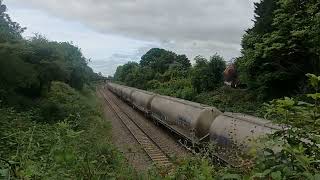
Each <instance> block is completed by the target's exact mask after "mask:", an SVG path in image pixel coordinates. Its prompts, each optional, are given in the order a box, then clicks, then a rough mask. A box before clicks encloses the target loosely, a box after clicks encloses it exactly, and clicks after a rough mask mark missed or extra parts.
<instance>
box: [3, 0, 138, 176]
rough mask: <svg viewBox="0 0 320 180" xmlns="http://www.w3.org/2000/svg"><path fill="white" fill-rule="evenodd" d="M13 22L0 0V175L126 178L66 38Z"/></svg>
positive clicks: (93, 78)
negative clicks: (28, 33) (27, 33)
mask: <svg viewBox="0 0 320 180" xmlns="http://www.w3.org/2000/svg"><path fill="white" fill-rule="evenodd" d="M24 30H25V28H22V27H20V25H19V24H18V23H16V22H13V21H12V20H11V19H10V17H9V15H8V14H6V6H5V5H4V4H2V1H0V57H1V58H0V179H12V178H13V179H109V178H120V179H133V178H135V177H136V174H135V172H134V171H133V170H132V169H131V168H130V166H128V165H127V162H126V161H125V159H124V158H123V157H122V154H121V153H120V152H118V151H117V150H116V149H115V148H114V147H113V146H112V144H111V141H110V135H109V132H110V128H111V127H110V124H108V123H107V122H106V121H105V120H104V119H103V118H102V113H101V107H100V103H99V102H98V100H97V98H96V96H95V87H94V85H93V83H94V82H97V81H99V80H103V78H102V77H100V76H99V75H97V74H95V73H94V72H93V71H92V69H91V68H90V67H88V66H87V62H88V60H87V59H86V58H85V57H83V55H82V53H81V51H80V49H79V48H78V47H76V46H74V45H73V44H71V43H66V42H62V43H60V42H54V41H49V40H47V39H45V38H44V37H42V36H40V35H36V36H35V37H32V38H31V39H24V38H23V37H22V36H21V33H22V32H23V31H24Z"/></svg>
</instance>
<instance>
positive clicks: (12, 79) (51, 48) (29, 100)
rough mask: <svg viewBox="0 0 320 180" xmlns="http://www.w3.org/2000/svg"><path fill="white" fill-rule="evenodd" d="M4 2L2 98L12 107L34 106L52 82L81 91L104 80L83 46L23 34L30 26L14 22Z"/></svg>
mask: <svg viewBox="0 0 320 180" xmlns="http://www.w3.org/2000/svg"><path fill="white" fill-rule="evenodd" d="M6 10H7V7H6V6H5V5H4V4H3V3H2V1H0V99H1V103H2V104H4V105H8V106H16V107H22V108H23V107H30V105H31V104H32V105H35V104H34V103H35V102H36V101H35V100H37V99H41V97H44V96H45V95H46V94H47V92H48V91H49V89H50V85H51V82H53V81H61V82H64V83H66V84H68V85H70V86H71V87H73V88H75V89H77V90H81V89H82V88H83V86H84V85H85V84H86V83H89V82H90V81H93V80H96V79H100V78H101V77H100V76H99V75H97V74H95V73H94V72H93V70H92V69H91V68H90V67H89V66H88V65H87V64H88V61H89V60H88V59H86V58H85V57H84V56H83V54H82V53H81V50H80V48H78V47H76V46H75V45H73V44H72V43H68V42H55V41H49V40H48V39H46V38H45V37H44V36H41V35H35V36H34V37H32V38H30V39H25V38H23V37H22V33H23V32H24V31H25V30H26V28H23V27H21V26H20V25H19V24H18V23H16V22H13V21H12V20H11V18H10V16H9V15H8V14H7V13H6Z"/></svg>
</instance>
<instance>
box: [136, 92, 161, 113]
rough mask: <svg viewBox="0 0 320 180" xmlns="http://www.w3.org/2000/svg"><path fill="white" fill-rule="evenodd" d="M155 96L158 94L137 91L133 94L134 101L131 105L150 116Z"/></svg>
mask: <svg viewBox="0 0 320 180" xmlns="http://www.w3.org/2000/svg"><path fill="white" fill-rule="evenodd" d="M155 96H156V94H154V93H151V92H148V91H143V90H139V89H135V90H134V91H133V93H132V94H131V99H132V101H131V103H132V105H133V106H134V107H136V108H138V109H139V110H140V111H142V112H144V113H146V114H147V115H150V114H151V111H150V106H151V101H152V100H153V98H154V97H155Z"/></svg>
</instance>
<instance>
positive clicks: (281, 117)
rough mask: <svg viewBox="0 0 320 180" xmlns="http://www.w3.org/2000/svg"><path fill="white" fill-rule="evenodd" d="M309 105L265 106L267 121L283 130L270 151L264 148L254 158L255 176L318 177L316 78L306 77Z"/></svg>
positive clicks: (285, 102) (318, 78)
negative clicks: (309, 87)
mask: <svg viewBox="0 0 320 180" xmlns="http://www.w3.org/2000/svg"><path fill="white" fill-rule="evenodd" d="M308 77H309V81H310V84H311V86H312V87H313V88H314V89H315V90H316V93H314V94H307V96H308V97H311V98H312V99H313V103H307V102H302V101H296V100H295V99H293V98H288V97H286V98H284V99H276V100H273V101H271V102H270V103H269V104H266V108H267V117H272V118H274V119H276V122H277V123H280V124H286V125H287V127H286V128H284V129H283V130H282V131H279V132H277V133H276V134H274V135H273V136H272V142H273V147H276V146H280V147H281V148H280V149H274V148H270V146H269V147H266V148H264V149H263V151H262V152H263V154H261V155H260V156H259V157H258V158H257V165H256V167H255V171H256V172H257V173H256V174H255V176H257V177H262V178H266V177H272V178H277V179H304V178H307V179H316V178H319V174H320V136H319V135H320V133H319V128H320V107H319V104H318V100H319V97H318V95H317V94H318V93H317V90H318V89H319V82H320V76H315V75H311V74H308Z"/></svg>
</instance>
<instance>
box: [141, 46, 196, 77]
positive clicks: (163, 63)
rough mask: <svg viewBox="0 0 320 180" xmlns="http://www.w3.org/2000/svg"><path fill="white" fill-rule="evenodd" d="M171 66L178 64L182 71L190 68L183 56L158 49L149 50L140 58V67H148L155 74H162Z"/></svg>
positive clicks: (188, 62) (187, 60)
mask: <svg viewBox="0 0 320 180" xmlns="http://www.w3.org/2000/svg"><path fill="white" fill-rule="evenodd" d="M172 64H180V65H181V66H182V67H183V68H184V69H188V68H189V67H190V66H191V63H190V61H189V59H188V58H187V57H186V56H185V55H177V54H175V53H174V52H171V51H167V50H164V49H159V48H152V49H150V50H149V51H148V52H147V53H146V54H145V55H143V56H142V57H141V61H140V65H141V67H150V68H152V69H153V70H154V71H155V73H161V74H162V73H164V72H165V71H166V70H168V69H169V67H170V65H172Z"/></svg>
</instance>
